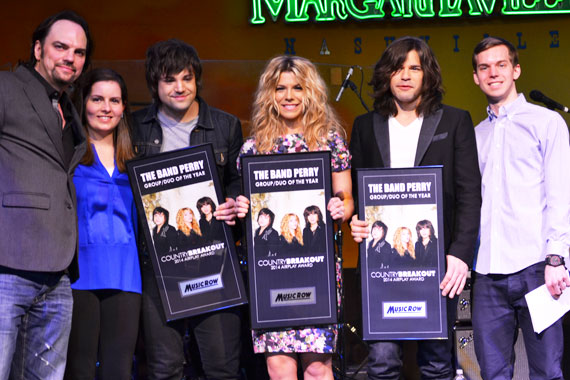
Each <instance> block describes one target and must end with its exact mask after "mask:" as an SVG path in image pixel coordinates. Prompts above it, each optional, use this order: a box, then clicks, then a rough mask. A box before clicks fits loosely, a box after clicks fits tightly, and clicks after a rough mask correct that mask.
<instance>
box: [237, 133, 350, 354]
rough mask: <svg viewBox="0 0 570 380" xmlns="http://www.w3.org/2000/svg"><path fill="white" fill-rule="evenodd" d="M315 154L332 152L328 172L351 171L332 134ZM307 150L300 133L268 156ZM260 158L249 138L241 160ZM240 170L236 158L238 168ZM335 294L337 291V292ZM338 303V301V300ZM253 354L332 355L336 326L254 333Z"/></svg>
mask: <svg viewBox="0 0 570 380" xmlns="http://www.w3.org/2000/svg"><path fill="white" fill-rule="evenodd" d="M318 150H330V151H331V168H332V171H333V172H340V171H343V170H348V169H350V160H351V156H350V153H349V151H348V148H347V144H346V141H344V139H343V138H342V137H341V136H340V135H339V134H338V133H337V132H334V131H331V132H329V135H328V138H327V144H326V145H322V146H321V147H319V149H318ZM308 151H309V147H308V145H307V142H306V141H305V139H304V137H303V135H302V134H300V133H295V134H288V135H284V136H281V137H280V138H279V139H278V140H277V141H276V144H275V145H274V146H273V148H272V149H271V151H270V152H268V154H276V153H299V152H308ZM252 154H259V153H258V152H257V149H256V146H255V139H254V138H252V137H250V138H248V139H247V140H246V141H245V143H244V144H243V146H242V147H241V151H240V156H243V155H252ZM239 166H240V163H239V158H238V167H239ZM336 271H337V286H340V282H339V279H340V265H339V264H338V263H336ZM337 290H338V289H337ZM338 299H339V300H340V298H338ZM252 337H253V350H254V352H255V353H264V352H283V353H292V352H314V353H324V354H330V353H333V352H334V351H335V349H336V342H337V337H338V327H337V325H323V326H306V327H304V328H298V329H294V328H291V329H283V330H275V331H274V330H253V331H252Z"/></svg>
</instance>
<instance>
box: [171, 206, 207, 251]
mask: <svg viewBox="0 0 570 380" xmlns="http://www.w3.org/2000/svg"><path fill="white" fill-rule="evenodd" d="M176 224H177V228H178V236H177V244H178V249H180V250H182V251H187V250H189V249H191V248H196V247H197V246H199V245H200V243H201V241H202V232H201V231H200V226H199V225H198V221H197V220H196V217H195V216H194V212H193V211H192V210H191V209H190V208H188V207H184V208H181V209H180V210H178V213H176Z"/></svg>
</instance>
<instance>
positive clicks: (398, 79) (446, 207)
mask: <svg viewBox="0 0 570 380" xmlns="http://www.w3.org/2000/svg"><path fill="white" fill-rule="evenodd" d="M370 84H371V85H372V87H373V89H374V95H373V96H374V111H372V112H369V113H367V114H365V115H362V116H359V117H357V118H356V120H355V121H354V126H353V128H352V136H351V139H350V151H351V152H352V155H353V156H352V168H353V169H358V168H403V167H414V166H429V165H443V199H444V201H443V221H444V223H443V224H444V225H443V228H444V232H445V233H444V236H445V243H444V247H445V253H446V261H447V266H446V267H447V271H446V274H445V277H444V279H443V281H442V283H441V285H440V288H441V290H442V292H441V294H442V295H443V296H448V297H449V300H448V302H447V321H448V324H449V326H448V327H451V326H452V324H453V322H454V321H455V312H456V304H457V301H456V298H455V299H454V297H455V296H456V295H459V294H460V293H461V291H462V290H463V287H464V285H465V281H466V277H467V272H468V268H469V265H471V262H472V259H473V251H474V247H475V242H476V240H477V232H478V229H479V215H480V207H481V194H480V191H481V187H480V186H481V176H480V174H479V167H478V165H477V148H476V143H475V132H474V130H473V123H472V122H471V116H470V115H469V113H468V112H467V111H463V110H460V109H457V108H453V107H450V106H447V105H443V104H441V100H442V97H443V89H442V80H441V70H440V68H439V64H438V62H437V60H436V58H435V55H434V54H433V52H432V50H431V49H430V47H429V46H428V45H427V43H425V42H424V41H423V40H421V39H419V38H414V37H403V38H400V39H398V40H396V41H394V42H393V43H392V44H390V46H388V47H387V48H386V50H385V51H384V53H383V54H382V57H381V58H380V60H379V61H378V62H377V63H376V66H375V68H374V74H373V77H372V81H371V83H370ZM355 174H356V172H355V171H354V170H353V175H355ZM353 178H355V177H353ZM353 181H354V180H353ZM354 182H355V183H356V181H354ZM354 198H355V199H358V198H357V197H356V196H355V197H354ZM351 228H352V236H353V238H354V240H355V241H356V242H357V243H360V242H361V241H363V240H364V239H366V238H367V237H368V224H367V222H365V221H361V220H358V216H357V215H355V216H354V217H353V219H352V222H351ZM449 336H452V334H451V331H450V332H449ZM452 346H453V344H452V341H451V339H447V340H421V341H418V355H417V356H418V365H419V367H420V371H421V373H422V378H426V379H435V378H437V379H452V378H453V376H454V370H453V367H454V362H453V358H452ZM369 348H370V353H369V355H368V376H369V378H370V379H399V378H400V372H401V369H402V359H401V358H402V344H401V341H375V342H371V344H370V347H369Z"/></svg>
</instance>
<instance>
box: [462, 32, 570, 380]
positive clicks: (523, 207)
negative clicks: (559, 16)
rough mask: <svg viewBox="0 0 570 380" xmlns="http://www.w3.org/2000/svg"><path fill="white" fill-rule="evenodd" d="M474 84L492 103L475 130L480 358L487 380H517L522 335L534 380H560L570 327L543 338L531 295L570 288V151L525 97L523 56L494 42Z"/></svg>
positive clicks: (488, 43) (546, 113)
mask: <svg viewBox="0 0 570 380" xmlns="http://www.w3.org/2000/svg"><path fill="white" fill-rule="evenodd" d="M473 70H474V71H473V79H474V81H475V84H477V85H478V86H479V87H480V88H481V90H482V91H483V93H484V94H485V95H486V97H487V100H488V102H489V106H488V108H487V112H488V115H489V116H488V117H487V118H486V119H485V120H483V121H482V122H481V123H480V124H479V125H478V126H477V127H476V128H475V134H476V138H477V150H478V153H479V167H480V169H481V175H482V186H481V194H482V198H483V203H482V208H481V246H480V248H479V253H478V255H477V258H476V263H475V266H474V270H475V272H476V273H475V274H474V276H473V277H474V283H473V329H474V335H475V352H476V354H477V359H478V361H479V365H480V367H481V376H482V377H483V378H484V379H494V380H495V379H511V378H512V376H513V365H512V361H513V360H512V358H513V344H514V342H515V340H516V334H517V332H518V328H519V327H520V328H521V329H522V331H523V336H524V342H525V347H526V352H527V355H528V360H529V368H530V377H531V379H538V378H540V379H562V378H563V377H562V370H561V360H562V353H563V350H564V344H563V333H562V322H561V320H559V321H558V322H556V323H555V324H554V325H552V326H550V327H549V328H548V329H546V330H545V331H544V332H542V333H541V334H535V333H534V330H533V327H532V322H531V319H530V314H529V311H528V306H527V304H526V301H525V298H524V295H525V294H526V293H528V292H529V291H531V290H533V289H535V288H537V287H538V286H541V285H543V284H545V283H546V285H547V287H548V290H549V291H550V293H551V294H552V296H553V297H555V298H557V297H559V296H560V294H562V292H563V291H564V290H565V289H566V288H567V287H568V286H570V278H569V276H568V272H567V270H566V268H565V265H564V263H565V260H568V247H569V243H570V224H569V218H570V176H569V175H568V172H567V169H568V165H570V145H569V136H568V128H567V126H566V124H565V122H564V120H563V119H562V117H561V116H560V115H558V114H557V113H556V112H553V111H550V110H548V109H546V108H544V107H539V106H537V105H534V104H531V103H528V102H527V101H526V100H525V97H524V95H522V94H517V90H516V80H517V79H518V78H519V76H520V75H521V68H520V65H519V63H518V54H517V51H516V49H515V48H514V46H513V45H512V44H511V43H509V42H508V41H506V40H503V39H501V38H496V37H488V38H485V39H484V40H482V41H481V42H480V43H479V44H478V45H477V46H476V47H475V50H474V52H473Z"/></svg>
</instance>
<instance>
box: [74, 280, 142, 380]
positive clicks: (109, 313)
mask: <svg viewBox="0 0 570 380" xmlns="http://www.w3.org/2000/svg"><path fill="white" fill-rule="evenodd" d="M72 293H73V317H72V320H71V335H70V337H69V348H68V353H67V367H66V369H65V379H70V380H83V379H85V380H93V379H94V378H95V375H97V379H99V380H107V379H108V380H130V379H131V369H132V366H133V355H134V352H135V345H136V342H137V335H138V326H139V317H140V305H141V295H140V294H137V293H131V292H123V291H118V290H93V291H91V290H72ZM97 361H99V367H97V366H96V364H97Z"/></svg>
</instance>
